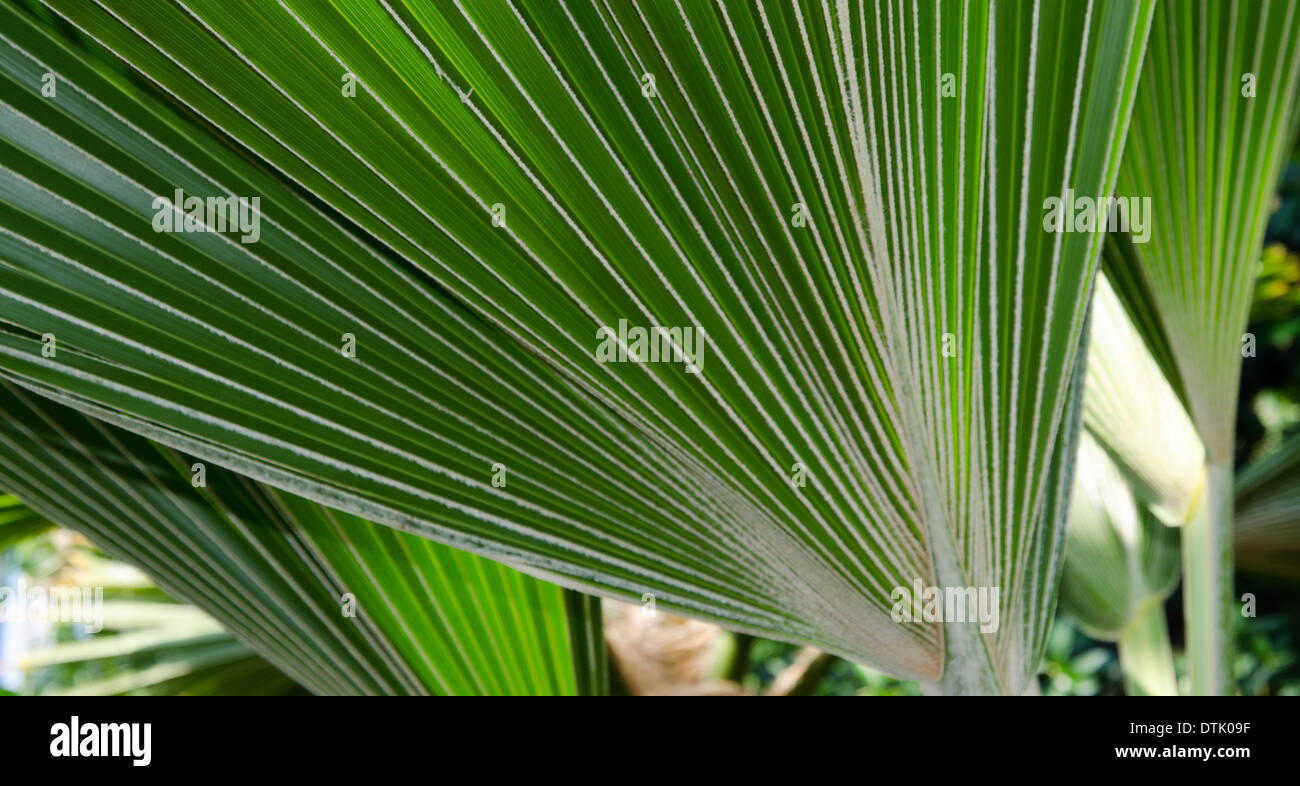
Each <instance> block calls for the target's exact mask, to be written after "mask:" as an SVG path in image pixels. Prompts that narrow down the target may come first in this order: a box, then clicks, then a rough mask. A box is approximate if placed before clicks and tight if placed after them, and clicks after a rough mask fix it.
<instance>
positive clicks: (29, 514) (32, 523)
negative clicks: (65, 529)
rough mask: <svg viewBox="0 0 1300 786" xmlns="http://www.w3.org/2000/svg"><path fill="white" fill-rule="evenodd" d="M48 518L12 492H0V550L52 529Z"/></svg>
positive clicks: (52, 525)
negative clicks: (25, 503)
mask: <svg viewBox="0 0 1300 786" xmlns="http://www.w3.org/2000/svg"><path fill="white" fill-rule="evenodd" d="M53 527H54V524H52V523H51V522H50V520H49V519H47V518H45V517H44V516H42V515H41V514H39V513H37V512H36V511H34V510H32V509H31V508H29V507H27V506H26V505H24V504H23V503H22V502H21V501H20V500H19V499H18V498H17V497H15V496H14V495H12V494H0V551H5V550H6V549H8V548H10V547H12V546H13V545H14V544H16V543H21V542H22V541H24V540H27V539H28V538H30V537H33V536H35V535H39V534H41V533H42V532H45V531H46V530H49V529H52V528H53Z"/></svg>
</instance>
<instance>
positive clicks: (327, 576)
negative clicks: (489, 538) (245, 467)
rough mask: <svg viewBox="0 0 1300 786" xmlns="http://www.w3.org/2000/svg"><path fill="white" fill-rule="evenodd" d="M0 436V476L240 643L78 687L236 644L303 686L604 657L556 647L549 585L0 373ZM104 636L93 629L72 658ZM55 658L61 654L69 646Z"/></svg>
mask: <svg viewBox="0 0 1300 786" xmlns="http://www.w3.org/2000/svg"><path fill="white" fill-rule="evenodd" d="M0 450H2V451H3V453H4V455H5V456H6V459H5V461H4V462H0V486H3V487H5V488H10V489H13V490H14V491H16V492H17V494H18V495H19V496H20V497H21V498H22V499H23V500H25V501H26V502H27V503H28V504H29V505H31V506H32V508H33V509H35V510H40V511H41V512H43V513H44V514H45V515H46V516H48V517H49V519H50V520H52V521H56V522H59V523H60V524H62V525H64V526H68V527H72V528H75V529H77V530H79V531H81V532H83V533H85V534H86V535H87V536H88V537H90V538H91V539H92V540H93V541H94V542H95V543H96V544H97V545H98V546H99V547H100V548H102V549H103V550H104V551H105V552H106V553H109V554H111V555H113V556H115V557H117V558H119V559H122V560H125V561H129V562H131V563H133V564H136V565H139V566H140V567H141V568H142V569H144V570H145V571H146V572H147V573H148V574H149V575H150V576H151V577H152V578H153V579H154V580H155V581H156V582H157V584H158V585H159V586H160V587H162V588H163V589H164V590H166V591H167V592H168V593H169V594H170V595H172V596H173V597H176V598H181V599H184V600H186V601H188V602H190V603H193V604H195V605H196V606H199V607H200V608H202V609H203V610H204V611H206V612H208V613H209V614H211V615H212V616H213V617H214V618H215V619H216V620H218V621H219V622H220V623H221V624H222V626H224V627H225V628H226V629H227V630H228V631H230V632H231V633H232V634H233V635H234V636H235V637H236V638H237V639H238V641H233V640H231V639H230V638H229V637H219V638H218V640H216V641H204V642H200V643H201V644H202V645H203V646H200V647H198V648H197V649H196V650H195V651H193V652H189V651H182V652H176V653H172V654H170V655H169V656H168V658H167V659H166V660H164V662H162V663H159V664H156V666H157V668H155V669H152V670H149V671H147V672H146V673H142V674H139V675H135V676H131V675H123V676H122V677H121V678H120V679H118V680H115V681H110V682H108V683H105V684H103V685H93V686H84V687H86V688H87V689H89V690H92V691H108V692H126V691H130V690H136V689H139V688H141V687H143V686H144V685H148V684H152V683H155V682H159V681H163V680H170V679H174V678H178V677H181V676H183V675H185V674H187V673H189V672H190V671H195V670H198V669H200V668H201V667H211V666H214V665H216V664H218V663H229V662H231V661H234V660H238V659H240V658H247V657H248V655H249V653H248V651H247V649H245V645H247V647H249V648H252V649H253V650H254V651H256V652H257V653H258V654H260V655H261V656H263V657H264V658H266V660H268V661H270V663H272V664H274V665H275V666H276V667H277V668H278V669H279V670H280V671H282V672H284V673H285V674H287V675H289V676H291V677H292V678H293V679H294V680H295V681H297V682H298V683H299V684H301V685H303V686H306V687H308V688H310V689H311V690H313V691H315V692H317V693H329V694H349V693H385V694H391V693H411V694H429V693H433V694H507V693H508V694H565V693H575V692H577V691H578V689H579V688H580V687H583V688H585V689H587V690H589V691H590V690H597V689H599V688H600V687H601V683H600V682H599V680H598V678H597V677H595V676H593V675H594V674H595V673H596V672H597V670H598V669H600V668H603V665H604V662H603V644H602V643H601V642H600V640H599V639H596V640H595V643H591V642H590V641H588V642H587V644H586V645H585V647H584V649H583V650H582V651H581V652H579V653H577V657H575V654H574V650H573V648H572V645H571V643H570V636H571V635H572V636H574V637H577V638H578V639H581V637H583V636H587V637H590V612H589V611H584V613H583V614H580V615H577V616H576V617H575V618H574V620H573V624H574V625H575V627H576V628H578V630H575V632H574V633H573V634H570V632H569V626H570V622H569V618H568V617H567V616H566V610H565V600H564V597H563V592H562V591H561V590H560V588H558V587H556V586H554V585H551V584H547V583H545V582H541V581H538V580H536V579H533V578H531V577H527V576H524V575H523V574H521V573H519V572H517V571H515V570H512V569H510V568H507V567H505V566H503V565H500V564H497V563H494V562H491V561H488V560H485V559H483V558H481V557H475V556H473V555H470V554H466V553H463V552H459V551H456V550H454V549H450V548H447V547H445V546H439V545H436V544H434V543H433V542H431V541H429V540H426V539H423V538H418V537H415V536H412V535H408V534H405V533H402V532H399V531H397V530H395V529H390V528H387V527H376V526H374V525H372V524H370V523H369V522H367V521H364V520H362V519H360V518H357V517H356V516H353V515H350V514H347V513H341V512H336V511H332V510H329V509H327V508H323V507H321V506H319V505H317V504H315V503H312V502H310V501H308V500H305V499H302V498H299V497H294V496H292V495H288V494H285V493H283V492H280V491H277V490H274V489H272V488H269V487H266V486H260V485H258V484H256V483H254V482H252V481H250V480H248V479H247V478H244V477H241V476H239V475H236V474H234V473H232V472H228V471H225V470H221V469H219V468H217V467H215V466H214V467H203V466H202V465H201V464H195V463H192V462H191V461H190V460H188V459H183V458H182V457H181V456H180V455H179V454H177V453H176V452H175V451H173V450H171V449H168V448H163V447H160V446H157V445H155V444H152V443H150V442H149V441H148V440H147V439H144V438H141V437H139V436H136V435H134V434H131V433H129V432H126V431H123V430H120V429H115V428H112V427H110V426H107V425H106V424H103V423H100V422H97V421H93V420H90V419H88V418H85V417H83V416H81V415H79V414H77V413H76V412H74V411H72V410H69V409H67V408H66V407H62V406H60V405H57V404H54V403H51V402H49V401H46V400H43V399H39V398H35V397H33V396H31V395H29V394H27V393H24V392H22V391H21V390H19V389H17V388H15V387H14V386H12V385H9V384H2V385H0ZM200 471H201V472H202V475H200V474H199V473H200ZM200 482H201V483H202V485H195V484H196V483H200ZM146 605H147V604H146ZM146 605H141V604H136V605H135V607H134V608H133V609H132V611H134V612H137V613H138V612H144V611H148V609H147V608H146ZM154 605H157V604H154ZM166 605H167V606H169V607H171V608H172V609H175V610H176V611H177V613H184V612H186V611H187V609H186V607H183V606H176V605H175V604H166ZM126 611H127V610H125V609H123V610H120V613H119V614H117V615H116V619H117V622H116V624H117V625H118V627H119V628H127V627H134V628H136V632H135V634H133V635H135V636H136V637H137V638H138V637H141V636H145V635H146V633H147V632H148V631H150V629H151V628H152V629H154V635H158V636H162V637H163V638H167V639H169V638H171V637H173V636H181V634H182V633H184V631H179V630H178V629H177V626H178V625H181V626H183V625H184V622H185V620H184V619H183V618H182V619H179V620H178V619H174V618H167V620H166V621H165V622H163V623H159V622H157V621H156V620H155V619H154V618H153V617H149V618H146V619H145V620H143V621H141V622H136V623H132V622H131V620H130V619H129V618H128V617H126V616H124V615H125V613H126ZM174 616H175V615H173V617H174ZM596 624H597V625H598V624H599V623H598V617H597V622H596ZM209 628H211V625H209ZM207 632H208V633H212V632H213V631H212V630H210V629H209V630H207ZM181 638H185V636H181ZM240 642H242V644H241V643H240ZM116 643H117V644H121V643H122V642H121V641H120V637H119V641H117V642H116ZM162 643H164V642H160V643H159V644H158V646H162ZM173 643H174V642H173ZM136 644H137V645H138V644H139V642H136ZM114 645H115V642H114V641H113V640H112V639H107V638H105V639H92V640H91V641H90V642H88V643H86V644H84V645H78V648H74V649H73V652H72V653H71V654H72V655H76V654H77V649H84V650H91V651H92V652H98V653H99V654H103V653H102V651H103V650H105V649H112V648H113V647H114ZM57 654H58V655H59V656H61V657H68V656H69V652H68V650H67V649H66V648H65V649H63V650H60V651H59V653H57ZM195 658H198V660H194V659H195ZM579 663H580V664H582V665H581V670H579V671H577V672H575V664H579ZM580 683H581V684H580Z"/></svg>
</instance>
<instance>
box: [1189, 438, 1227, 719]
mask: <svg viewBox="0 0 1300 786" xmlns="http://www.w3.org/2000/svg"><path fill="white" fill-rule="evenodd" d="M1232 504H1233V489H1232V461H1231V459H1228V460H1224V461H1211V462H1209V463H1207V464H1206V488H1205V495H1204V496H1203V497H1202V500H1201V504H1200V505H1199V506H1198V507H1197V509H1196V512H1195V513H1193V514H1192V517H1191V519H1190V520H1189V521H1188V522H1187V524H1185V525H1184V526H1183V618H1184V622H1185V630H1186V638H1187V670H1188V673H1189V675H1190V677H1191V682H1192V684H1191V692H1192V694H1193V695H1197V696H1221V695H1224V694H1227V693H1230V692H1231V691H1232V674H1231V668H1230V664H1231V663H1232V630H1233V604H1232Z"/></svg>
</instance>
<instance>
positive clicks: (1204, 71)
mask: <svg viewBox="0 0 1300 786" xmlns="http://www.w3.org/2000/svg"><path fill="white" fill-rule="evenodd" d="M1298 88H1300V9H1298V8H1297V7H1296V3H1295V2H1289V1H1288V2H1251V3H1207V2H1194V3H1164V4H1161V7H1160V8H1159V9H1158V10H1157V12H1156V15H1155V22H1154V24H1153V26H1152V30H1151V36H1150V43H1149V45H1148V49H1147V54H1146V61H1145V64H1144V71H1143V74H1142V81H1141V85H1140V87H1139V91H1138V100H1137V105H1136V107H1135V109H1134V112H1133V128H1132V131H1131V133H1130V137H1129V141H1128V147H1127V149H1126V151H1125V155H1124V164H1123V167H1122V169H1121V171H1120V177H1119V183H1118V191H1119V193H1122V194H1135V195H1146V196H1151V197H1152V206H1153V209H1152V215H1151V216H1150V226H1149V227H1148V231H1149V240H1150V242H1148V243H1145V244H1131V245H1121V246H1119V247H1118V248H1117V249H1116V250H1117V253H1115V254H1110V255H1108V257H1107V264H1108V270H1113V272H1114V275H1112V277H1111V281H1112V283H1113V284H1115V286H1116V287H1117V289H1119V291H1120V298H1121V300H1122V301H1123V302H1124V303H1126V304H1127V305H1128V306H1129V309H1130V312H1131V313H1132V314H1133V315H1134V320H1133V321H1134V324H1135V325H1137V327H1138V329H1139V330H1142V331H1144V333H1145V336H1146V338H1147V339H1148V346H1149V347H1151V348H1152V353H1153V355H1154V356H1155V358H1156V359H1157V361H1159V362H1162V363H1163V364H1164V365H1165V367H1166V371H1167V372H1168V374H1169V378H1170V379H1171V380H1173V382H1172V383H1171V384H1172V385H1173V387H1174V389H1175V390H1176V391H1177V392H1178V393H1179V394H1180V395H1181V396H1182V398H1183V399H1184V401H1185V402H1186V405H1187V412H1188V415H1189V416H1190V417H1191V420H1192V423H1194V424H1195V427H1196V430H1197V432H1198V434H1199V435H1200V438H1201V441H1202V443H1203V445H1204V450H1205V460H1206V491H1205V494H1204V499H1203V502H1202V504H1200V505H1198V506H1197V507H1196V510H1195V511H1194V512H1193V513H1192V515H1191V516H1190V520H1189V521H1188V523H1187V525H1186V526H1185V527H1184V532H1183V538H1182V543H1183V553H1184V560H1183V563H1184V564H1183V573H1184V579H1185V580H1184V584H1183V586H1184V609H1185V611H1186V614H1187V632H1188V651H1189V656H1190V672H1191V674H1192V689H1193V691H1194V692H1196V693H1222V692H1226V691H1228V690H1230V686H1231V675H1230V663H1231V631H1232V619H1233V616H1234V614H1235V612H1234V608H1235V602H1234V600H1233V597H1232V538H1233V534H1232V504H1233V502H1232V496H1233V491H1232V487H1233V483H1232V464H1233V458H1234V449H1233V441H1234V428H1235V423H1236V408H1237V391H1238V385H1239V380H1240V372H1241V362H1242V357H1243V355H1245V354H1248V352H1249V350H1250V342H1251V341H1252V340H1253V339H1252V338H1250V337H1248V336H1245V335H1243V331H1244V330H1245V328H1246V320H1247V316H1248V313H1249V309H1250V303H1251V298H1252V293H1253V284H1254V279H1255V274H1256V263H1257V260H1258V259H1259V252H1260V245H1261V242H1262V239H1263V232H1264V227H1265V223H1266V221H1267V219H1268V214H1269V210H1270V203H1271V200H1272V197H1273V192H1274V188H1275V186H1276V183H1277V178H1278V174H1279V172H1280V168H1281V166H1282V163H1283V162H1284V160H1285V157H1286V155H1287V153H1288V151H1289V149H1290V144H1291V141H1292V139H1293V138H1294V134H1295V130H1296V121H1297V113H1296V108H1297V102H1296V96H1297V89H1298Z"/></svg>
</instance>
